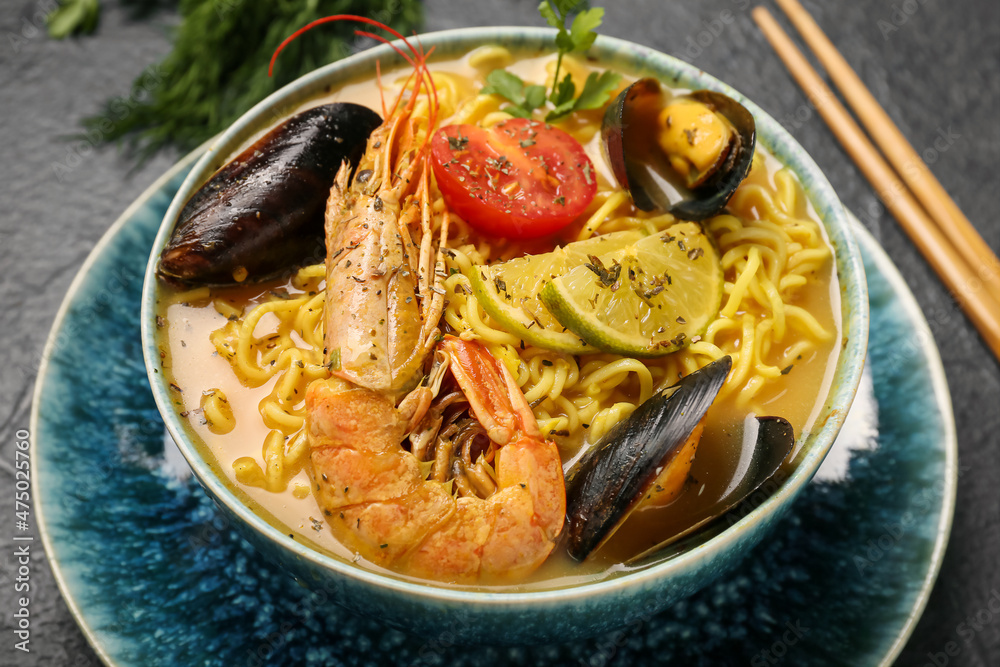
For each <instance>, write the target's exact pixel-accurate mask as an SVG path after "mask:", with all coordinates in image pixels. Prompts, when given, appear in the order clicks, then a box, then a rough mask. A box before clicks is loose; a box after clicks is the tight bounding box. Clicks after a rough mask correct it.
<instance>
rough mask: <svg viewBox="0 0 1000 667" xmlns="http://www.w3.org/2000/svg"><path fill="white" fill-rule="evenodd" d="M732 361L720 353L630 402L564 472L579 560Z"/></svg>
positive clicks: (705, 403)
mask: <svg viewBox="0 0 1000 667" xmlns="http://www.w3.org/2000/svg"><path fill="white" fill-rule="evenodd" d="M731 367H732V358H731V357H728V356H726V357H723V358H721V359H719V360H718V361H714V362H712V363H711V364H709V365H708V366H705V367H704V368H702V369H701V370H698V371H696V372H694V373H691V374H690V375H688V376H687V377H685V378H684V379H682V380H681V381H680V382H678V383H677V384H675V385H674V386H672V387H670V388H668V389H665V390H663V391H661V392H659V393H658V394H656V395H654V396H653V397H652V398H650V399H649V400H647V401H646V402H645V403H643V404H642V405H640V406H639V407H638V408H636V410H635V412H633V413H632V414H631V415H630V416H629V417H628V418H627V419H625V420H623V421H621V422H619V423H618V424H617V425H616V426H615V427H614V428H613V429H611V430H610V431H609V432H608V433H607V435H605V436H604V438H602V439H601V442H600V443H599V444H598V446H597V447H595V448H594V449H592V450H591V451H590V452H589V454H588V455H587V456H585V457H584V458H583V460H582V461H581V462H580V464H579V466H578V467H577V468H576V470H575V471H574V472H572V473H570V479H569V481H568V482H567V487H566V519H567V530H566V534H567V538H566V539H567V542H566V546H567V550H568V552H569V555H570V556H571V557H572V558H573V559H575V560H577V561H582V560H584V559H586V558H587V556H589V555H590V554H591V553H592V552H593V551H595V550H596V549H597V548H598V547H599V546H600V545H601V544H602V543H603V542H604V541H605V540H606V539H607V538H608V537H609V536H610V535H611V534H612V533H613V532H614V531H615V529H616V528H617V527H618V526H619V525H621V522H622V521H623V520H624V519H625V517H627V516H628V514H629V513H630V512H631V511H632V510H633V509H634V508H635V506H636V505H637V504H638V503H639V501H640V500H641V499H642V498H643V496H644V495H645V494H646V492H647V490H648V489H649V487H650V485H651V484H652V483H653V482H654V481H655V480H656V477H657V475H658V473H659V472H660V471H661V470H662V468H663V467H664V466H665V465H668V464H669V463H670V461H671V459H672V458H673V457H674V456H675V455H676V454H677V453H678V452H679V451H680V449H681V448H682V446H683V445H684V443H685V442H686V441H687V439H688V437H690V435H691V433H692V431H694V429H695V427H696V426H697V425H698V422H700V421H701V419H702V417H704V416H705V413H706V412H707V411H708V408H709V407H710V406H711V405H712V402H713V401H714V400H715V397H716V395H717V394H718V393H719V389H721V388H722V385H723V383H724V382H725V381H726V376H727V375H728V374H729V369H730V368H731Z"/></svg>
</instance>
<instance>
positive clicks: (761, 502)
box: [141, 27, 868, 644]
mask: <svg viewBox="0 0 1000 667" xmlns="http://www.w3.org/2000/svg"><path fill="white" fill-rule="evenodd" d="M553 37H554V32H553V31H551V30H548V29H531V28H519V27H518V28H515V27H511V28H482V29H462V30H450V31H445V32H438V33H431V34H427V35H422V36H421V38H420V39H421V43H422V44H423V46H424V48H425V49H429V48H431V47H434V49H435V54H436V57H439V58H447V57H449V56H452V57H457V56H459V55H462V54H465V53H467V52H468V51H471V50H472V49H474V48H476V47H478V46H481V45H484V44H494V43H500V44H504V45H506V46H508V47H509V48H511V50H512V51H515V52H519V51H523V52H525V53H529V54H538V53H542V52H553V51H554V47H553V41H554V40H553ZM590 55H591V56H592V57H594V58H596V59H597V60H598V61H600V62H602V63H603V64H605V65H607V66H609V67H614V68H616V69H620V70H621V71H625V72H631V73H633V74H635V75H636V76H655V77H657V78H659V79H660V80H661V81H663V82H664V83H665V84H667V85H669V86H676V87H684V88H691V89H695V88H709V89H713V90H717V91H720V92H723V93H725V94H726V95H729V96H731V97H733V98H734V99H736V100H739V101H740V102H742V103H743V104H744V105H745V106H746V107H747V108H748V109H749V110H750V111H751V112H752V113H753V115H754V117H755V118H756V121H757V132H758V141H759V142H760V143H761V144H762V145H764V146H766V147H767V148H768V149H769V150H770V151H771V152H772V153H773V154H774V155H775V156H776V157H777V158H778V159H779V160H780V161H782V162H783V163H784V164H786V165H788V166H789V167H791V168H792V170H794V172H795V173H796V174H797V175H798V178H799V180H800V181H801V183H802V185H803V187H804V188H805V191H806V193H807V195H808V197H809V199H810V201H811V202H812V205H813V206H814V208H815V210H816V212H817V213H818V215H819V217H820V218H821V219H822V220H823V222H824V224H825V226H826V230H827V233H828V235H829V239H830V241H831V242H832V244H833V247H834V249H835V253H836V264H837V273H838V278H839V281H840V292H841V308H842V312H841V316H842V328H843V330H842V346H841V349H840V356H839V361H838V362H837V365H836V371H835V377H834V378H833V384H832V389H831V391H830V393H829V396H828V398H827V401H826V404H825V405H824V406H823V409H822V413H821V414H820V416H819V418H818V419H817V421H816V426H815V427H814V429H813V431H812V432H811V433H809V434H808V435H807V436H806V437H805V440H804V442H803V443H800V447H801V448H800V451H799V453H798V455H797V458H796V465H795V468H794V472H792V473H791V474H790V475H788V476H787V478H785V479H784V480H783V482H782V483H781V484H780V486H778V488H777V489H776V490H774V492H773V493H771V494H770V495H766V494H761V495H760V497H759V498H756V497H752V498H751V499H750V505H748V506H749V507H752V508H753V509H752V511H749V512H747V513H745V515H744V516H742V518H741V519H740V520H739V521H738V522H736V523H734V524H732V525H731V526H729V527H728V528H727V529H726V530H724V531H722V532H721V533H720V534H717V535H715V536H714V537H711V538H708V539H705V540H702V541H701V543H699V544H696V545H693V546H692V547H691V548H689V549H687V550H686V551H684V552H682V553H680V554H678V555H676V556H674V557H672V558H670V559H668V560H665V561H663V562H659V563H657V564H655V565H652V566H650V567H646V568H644V569H641V570H638V571H632V572H628V573H624V574H619V575H616V576H612V577H609V578H605V579H602V580H600V581H590V582H585V583H580V584H578V585H573V586H568V587H564V588H559V589H554V590H537V591H529V592H510V591H503V592H491V591H489V590H470V589H454V588H445V587H440V586H434V585H428V584H422V583H414V582H413V581H408V580H402V579H399V578H395V577H392V576H386V575H383V574H380V573H377V572H374V571H371V570H368V569H364V568H362V567H359V566H356V565H353V564H352V563H350V562H348V561H346V560H341V559H339V558H337V557H334V556H330V555H327V554H324V553H319V552H318V551H316V550H313V549H311V548H310V547H308V546H305V545H303V544H300V543H299V542H297V541H295V540H293V539H289V536H288V530H286V529H283V528H282V527H281V526H280V525H276V524H275V523H274V522H273V521H271V520H269V519H268V518H267V517H264V516H261V515H258V514H257V513H255V512H254V511H253V510H252V509H250V507H248V505H247V504H245V503H244V502H243V500H241V497H243V496H242V494H241V493H240V491H239V490H238V489H237V488H236V487H235V485H234V484H233V483H232V482H231V481H230V480H229V479H228V478H226V477H225V476H224V475H220V474H217V472H216V470H218V467H217V466H218V464H217V463H216V462H214V461H212V460H209V458H210V457H206V449H205V448H203V447H200V446H199V444H198V443H197V442H196V441H195V439H194V438H193V436H192V434H191V432H190V431H189V430H188V428H187V426H186V425H185V423H184V420H183V419H182V418H181V417H180V416H179V415H178V414H177V412H176V411H175V408H174V407H173V405H172V402H171V400H170V389H169V388H168V386H167V382H166V380H165V378H164V374H163V369H162V368H161V366H160V355H159V350H158V340H157V338H156V326H155V324H154V320H155V304H156V300H157V292H158V289H159V284H158V281H157V280H156V278H155V274H154V269H155V263H156V260H157V258H158V256H159V254H160V252H161V250H162V248H163V246H164V245H165V243H166V242H167V239H168V237H169V235H170V231H171V229H172V228H173V226H174V223H175V221H176V219H177V217H178V214H179V212H180V210H181V208H182V207H183V205H184V203H185V202H186V201H187V200H188V198H189V197H190V196H191V195H192V194H193V193H194V192H195V191H196V190H197V188H198V187H199V186H200V185H201V184H202V183H203V182H204V181H205V180H207V179H208V177H209V176H210V175H211V174H212V173H213V172H214V170H215V169H216V168H217V167H218V166H219V165H221V164H222V163H223V161H224V160H225V159H226V158H227V157H228V156H230V155H232V154H233V153H234V152H235V151H236V150H237V149H238V148H240V147H241V146H242V145H244V144H245V143H246V142H247V141H248V139H249V138H251V137H252V136H253V135H254V134H255V133H257V132H259V131H260V130H262V129H263V128H265V127H267V126H268V125H271V124H272V123H273V122H274V120H275V118H280V117H281V116H282V113H281V110H282V109H288V108H294V107H296V106H298V105H299V104H301V103H302V102H304V101H307V100H309V99H311V98H315V97H319V96H321V95H322V94H323V93H324V89H325V88H328V87H330V86H332V87H337V86H338V85H340V84H341V83H343V82H347V81H350V80H352V79H355V78H359V77H369V76H371V75H372V73H373V72H374V69H375V62H376V60H380V61H381V64H382V67H383V68H384V69H385V68H388V67H392V66H395V65H397V64H400V59H399V57H398V56H397V55H396V54H395V53H394V52H393V51H392V50H391V49H390V48H389V47H387V46H380V47H377V48H374V49H372V50H370V51H366V52H364V53H360V54H357V55H354V56H352V57H349V58H347V59H344V60H342V61H339V62H337V63H334V64H331V65H328V66H326V67H323V68H321V69H318V70H316V71H315V72H312V73H311V74H308V75H306V76H304V77H302V78H300V79H298V80H297V81H295V82H293V83H291V84H289V85H288V86H286V87H285V88H283V89H281V90H280V91H278V92H276V93H275V94H274V95H272V96H270V97H268V98H267V99H266V100H264V101H263V102H261V103H260V104H258V105H257V106H256V107H254V108H253V109H251V110H250V111H249V112H247V114H245V115H244V116H243V117H242V118H240V119H239V120H238V121H237V122H236V123H235V124H234V125H233V126H232V127H231V128H229V129H228V130H227V131H226V132H225V133H224V134H222V135H221V136H220V137H219V139H218V140H217V141H216V142H215V144H214V145H213V146H212V148H211V149H210V150H209V151H208V152H207V153H206V154H205V155H204V156H203V157H202V158H201V159H200V160H199V161H198V163H197V165H195V167H194V169H193V170H192V171H191V173H190V175H189V176H188V177H187V179H186V181H185V182H184V184H183V185H182V187H181V189H180V191H179V192H178V193H177V195H176V197H175V199H174V200H173V202H172V204H171V206H170V208H169V210H168V212H167V214H166V216H165V218H164V220H163V224H162V227H161V228H160V231H159V234H158V235H157V238H156V241H155V243H154V245H153V248H152V253H151V255H150V262H149V265H148V267H147V271H146V277H145V285H144V288H143V301H142V315H141V316H142V336H143V351H144V356H145V359H146V366H147V371H148V374H149V379H150V384H151V386H152V390H153V394H154V396H155V399H156V402H157V405H158V407H159V410H160V412H161V414H162V416H163V419H164V421H165V423H166V425H167V428H168V430H169V432H170V434H171V435H172V436H173V438H174V440H175V441H176V442H177V445H178V446H179V448H180V450H181V452H182V453H183V454H184V456H185V457H186V459H187V461H188V462H189V463H190V465H191V468H192V469H193V470H194V473H195V475H196V476H197V477H198V479H199V480H200V482H201V484H202V485H204V487H205V488H206V489H207V490H208V492H209V493H210V494H211V495H212V496H213V497H214V499H215V500H216V502H217V503H218V504H219V506H220V507H221V508H222V509H223V510H224V512H225V514H226V515H227V517H228V518H229V519H230V520H231V523H232V525H233V526H235V527H236V528H237V529H238V530H239V531H240V532H241V533H242V534H243V536H244V537H246V539H247V540H249V541H250V542H251V543H252V544H253V545H254V546H255V547H256V548H257V549H259V550H260V551H261V552H262V553H263V554H264V555H266V556H267V557H269V558H270V559H272V560H274V561H276V562H277V563H279V564H280V565H282V566H283V567H284V568H285V569H286V570H287V571H289V572H290V573H291V574H292V575H293V576H294V577H295V578H296V579H297V580H298V581H299V582H300V583H301V584H302V585H305V586H308V587H310V588H313V589H318V590H322V591H324V592H325V594H326V596H328V597H329V598H331V599H334V600H336V601H337V602H339V603H340V604H342V605H345V606H347V607H349V608H350V609H353V610H356V611H357V612H360V613H363V614H367V615H369V616H373V617H375V618H378V619H381V620H382V621H384V622H386V623H388V624H390V625H393V626H396V627H399V628H401V629H404V630H408V631H411V632H416V633H431V632H433V633H434V636H446V637H448V638H449V641H454V642H484V643H493V644H498V643H501V644H502V643H506V644H516V643H538V642H548V641H556V640H559V641H566V640H569V639H572V638H574V637H583V636H592V635H593V634H594V633H597V632H600V631H604V630H608V629H611V628H614V627H620V626H624V625H627V624H629V623H632V622H635V621H636V620H638V619H642V618H644V617H648V616H650V615H652V614H653V613H655V611H656V610H658V609H662V608H664V607H666V606H668V605H670V604H672V603H674V602H676V601H677V600H680V599H682V598H683V597H685V596H688V595H690V594H692V593H693V592H695V591H696V590H698V589H700V588H702V587H703V586H705V585H707V584H708V583H710V582H711V581H713V580H714V579H716V578H717V577H719V576H721V575H722V574H724V573H725V572H726V571H727V570H729V569H731V568H732V567H733V566H735V565H736V564H737V563H738V562H739V561H740V560H741V559H742V558H743V557H744V556H746V554H747V553H748V552H750V551H751V549H752V547H753V546H754V545H756V544H757V543H758V542H760V540H762V539H763V538H764V537H765V536H766V534H767V533H768V531H769V529H770V528H771V527H772V526H773V525H774V524H775V523H776V522H777V521H778V520H779V519H780V518H781V516H782V515H783V514H784V513H785V511H786V510H787V509H788V507H789V506H790V505H791V503H792V502H793V501H794V500H795V498H796V496H798V495H799V493H800V492H801V491H802V489H803V488H804V487H805V485H806V484H807V483H808V482H809V480H810V479H811V478H812V476H813V474H814V473H815V472H816V470H817V468H818V467H819V465H820V463H821V462H822V460H823V458H824V456H825V455H826V453H827V452H828V451H829V449H830V447H831V445H832V444H833V441H834V439H835V437H836V435H837V432H838V431H839V429H840V426H841V424H842V423H843V420H844V417H845V415H846V413H847V410H848V408H849V407H850V405H851V402H852V400H853V398H854V395H855V391H856V389H857V386H858V382H859V379H860V376H861V370H862V367H863V365H864V358H865V352H866V342H867V335H868V299H867V294H866V284H865V277H864V269H863V267H862V262H861V256H860V253H859V250H858V247H857V245H856V244H855V241H854V239H853V237H852V236H851V233H850V230H849V224H848V219H847V216H846V214H845V211H844V209H843V208H842V206H841V204H840V202H839V201H838V199H837V196H836V194H835V193H834V191H833V189H832V188H831V187H830V184H829V183H828V182H827V180H826V178H825V177H824V176H823V174H822V173H821V172H820V170H819V168H818V167H817V166H816V164H815V163H814V162H813V161H812V159H810V157H809V156H808V155H807V154H806V152H805V151H804V150H803V149H802V147H801V146H799V145H798V144H797V143H796V142H795V140H794V139H792V137H791V136H790V135H789V134H788V133H787V132H786V131H785V130H784V129H783V128H782V127H781V126H780V125H779V124H778V123H777V122H776V121H775V120H774V119H773V118H771V117H770V116H768V115H767V114H766V113H764V111H762V110H761V109H760V108H759V107H758V106H756V105H755V104H753V102H751V101H749V100H747V99H746V98H745V97H743V96H742V95H741V94H740V93H739V92H737V91H736V90H734V89H732V88H731V87H729V86H727V85H726V84H724V83H722V82H720V81H718V80H716V79H714V78H712V77H711V76H709V75H707V74H705V73H704V72H701V71H700V70H698V69H696V68H694V67H692V66H691V65H688V64H686V63H684V62H681V61H679V60H677V59H675V58H672V57H670V56H667V55H664V54H661V53H658V52H656V51H653V50H651V49H648V48H645V47H642V46H638V45H636V44H632V43H629V42H626V41H622V40H617V39H612V38H607V37H599V38H598V39H597V41H596V42H595V44H594V45H593V47H592V48H591V50H590ZM213 466H216V470H213ZM442 633H443V634H442Z"/></svg>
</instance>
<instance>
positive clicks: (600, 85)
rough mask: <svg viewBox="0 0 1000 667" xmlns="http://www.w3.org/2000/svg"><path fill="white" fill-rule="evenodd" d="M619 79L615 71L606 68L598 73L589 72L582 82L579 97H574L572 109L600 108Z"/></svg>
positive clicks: (619, 76)
mask: <svg viewBox="0 0 1000 667" xmlns="http://www.w3.org/2000/svg"><path fill="white" fill-rule="evenodd" d="M621 80H622V76H621V74H618V73H617V72H609V71H607V70H605V71H603V72H601V73H600V74H598V73H597V72H591V73H590V75H589V76H588V77H587V81H586V83H584V84H583V90H582V91H580V97H578V98H577V99H576V106H575V108H574V111H580V110H582V109H600V108H601V107H603V106H604V104H605V103H606V102H607V101H608V98H609V97H611V94H612V93H613V92H614V91H615V88H617V87H618V83H619V82H620V81H621Z"/></svg>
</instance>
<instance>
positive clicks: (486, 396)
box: [306, 21, 566, 582]
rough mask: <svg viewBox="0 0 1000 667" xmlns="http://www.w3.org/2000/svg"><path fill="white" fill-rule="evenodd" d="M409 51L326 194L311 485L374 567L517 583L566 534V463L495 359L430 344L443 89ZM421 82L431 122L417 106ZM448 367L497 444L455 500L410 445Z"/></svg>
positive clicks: (443, 232)
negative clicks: (473, 491)
mask: <svg viewBox="0 0 1000 667" xmlns="http://www.w3.org/2000/svg"><path fill="white" fill-rule="evenodd" d="M366 22H369V23H370V21H366ZM394 34H395V35H396V36H397V37H400V38H401V37H402V36H401V35H398V33H394ZM404 42H405V40H404ZM407 46H408V47H409V48H410V54H404V56H405V57H407V59H408V60H410V62H411V63H412V64H413V67H414V72H413V74H412V75H411V78H410V82H409V83H408V84H407V85H406V86H404V92H405V91H406V90H410V91H411V94H410V97H409V99H408V101H407V102H406V103H405V104H403V103H402V95H401V98H400V99H397V100H396V103H395V104H394V105H393V106H392V108H391V109H389V110H388V112H387V113H386V120H385V122H384V123H383V124H382V125H381V126H380V127H378V128H376V129H375V131H374V132H372V134H371V136H370V137H369V139H368V146H367V149H366V152H365V154H364V156H363V157H362V158H361V161H360V163H359V164H358V167H357V169H356V170H355V172H354V176H353V179H352V178H351V173H350V169H349V167H348V166H346V165H345V166H344V167H343V168H341V170H340V171H339V172H338V174H337V177H336V179H335V182H334V185H333V188H332V189H331V192H330V197H329V200H328V202H327V208H326V222H325V234H326V244H327V259H326V265H327V276H326V312H325V317H324V322H325V326H326V346H327V350H326V357H327V358H326V361H327V365H328V367H329V368H330V373H331V375H330V377H329V378H325V379H321V380H316V381H315V382H313V383H312V384H311V385H310V386H309V389H308V391H307V393H306V433H307V437H308V439H309V446H310V460H311V475H312V480H313V490H314V495H315V497H316V500H317V502H318V503H319V505H320V508H321V509H322V511H323V513H324V515H325V516H326V517H327V523H328V524H329V525H330V527H331V530H332V531H333V533H334V535H335V536H336V537H337V538H338V539H339V540H340V541H341V542H342V543H343V544H344V545H346V546H347V547H348V548H350V549H352V550H354V551H355V552H356V553H357V554H359V555H360V556H362V557H364V558H366V559H368V560H369V561H371V562H373V563H375V564H378V565H382V566H385V567H388V568H391V569H393V570H395V571H397V572H400V573H406V574H413V575H417V576H421V577H426V578H430V579H436V580H444V581H463V582H471V581H480V580H509V579H515V578H518V577H521V576H523V575H524V574H526V573H528V572H531V571H532V570H534V569H535V568H536V567H538V565H539V564H541V563H542V561H544V560H545V558H546V557H547V556H548V554H549V552H551V551H552V548H553V546H554V542H555V538H556V537H557V536H558V535H559V533H560V531H561V529H562V524H563V521H564V518H565V512H566V508H565V504H566V501H565V489H564V484H563V477H562V467H561V463H560V459H559V454H558V452H557V450H556V448H555V445H554V444H553V443H551V442H545V441H544V440H543V439H542V437H541V434H540V432H539V429H538V425H537V424H536V422H535V418H534V415H533V414H532V413H531V409H530V407H529V406H528V404H527V401H526V400H525V398H524V395H523V394H522V393H521V390H520V389H519V388H518V386H517V383H516V382H515V381H514V379H513V377H512V376H511V375H510V372H509V371H508V370H507V369H506V368H505V367H504V366H503V365H502V364H500V363H498V362H497V361H496V360H495V359H493V357H492V356H491V355H490V354H489V352H487V351H486V349H485V348H483V347H481V346H479V345H478V344H476V343H469V342H463V341H460V340H458V339H455V338H446V339H445V340H444V341H443V342H441V343H440V344H438V340H439V339H440V331H439V329H438V322H439V321H440V319H441V311H442V308H443V305H444V297H443V295H444V290H443V289H442V287H441V283H442V277H443V276H445V275H446V274H445V271H444V262H443V257H442V249H443V248H445V247H446V245H447V239H448V226H449V218H448V212H447V210H445V212H444V214H443V216H442V218H441V220H440V223H439V233H438V234H437V238H435V234H434V231H433V214H432V207H431V204H430V188H431V186H430V172H431V170H430V167H429V165H428V163H427V160H426V157H427V147H428V137H429V136H430V135H431V133H432V131H433V129H434V126H435V122H436V118H435V117H436V114H437V103H436V96H435V93H434V89H433V81H432V80H431V77H430V74H429V73H428V72H427V69H426V66H425V65H424V54H423V53H421V52H419V51H418V50H416V49H414V48H413V47H412V46H410V45H409V44H408V43H407ZM400 53H402V52H401V51H400ZM411 56H412V57H411ZM422 91H423V92H424V94H426V97H427V100H428V108H429V112H428V114H427V118H417V117H416V114H415V113H414V108H415V104H416V100H417V98H418V96H420V94H421V92H422ZM435 348H437V350H438V352H437V354H435V355H434V364H433V365H432V367H431V369H430V370H429V371H428V370H427V367H428V364H429V362H430V361H431V352H432V351H433V350H434V349H435ZM449 367H450V369H451V372H452V374H453V375H454V377H455V379H456V381H457V382H458V385H459V387H460V388H461V389H462V391H463V392H464V393H465V395H466V399H467V400H468V402H469V405H470V410H471V412H472V414H473V415H474V416H475V418H476V419H478V420H479V421H480V422H481V423H482V424H483V427H484V429H485V430H486V432H487V434H488V436H489V438H490V440H491V441H492V443H494V446H495V447H496V448H498V451H497V452H496V453H495V454H494V465H495V470H496V491H495V493H493V494H492V495H491V496H489V497H488V498H486V499H482V498H479V497H462V498H456V497H454V496H453V495H452V493H451V484H450V483H449V484H445V483H442V482H440V481H436V480H429V479H427V476H428V474H427V473H428V472H429V471H428V469H427V468H428V466H427V464H424V465H421V462H420V461H419V460H418V459H417V457H416V456H415V455H414V454H413V453H411V451H408V450H407V449H406V448H404V446H403V443H404V440H405V439H406V438H407V437H408V436H412V437H411V440H413V441H414V442H415V443H420V445H419V446H420V447H421V448H422V447H425V446H426V444H427V443H426V440H427V438H426V437H424V436H425V434H423V433H421V432H420V431H416V430H415V429H416V427H417V425H419V424H421V422H422V421H423V417H424V415H425V414H426V412H427V410H428V408H429V406H430V405H431V401H432V400H433V398H434V396H436V395H437V393H438V391H439V389H440V386H441V382H442V379H443V377H444V375H445V373H446V372H447V369H448V368H449ZM429 421H433V420H429Z"/></svg>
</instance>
